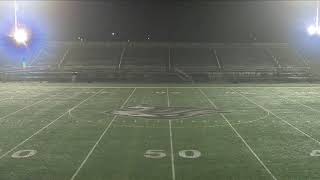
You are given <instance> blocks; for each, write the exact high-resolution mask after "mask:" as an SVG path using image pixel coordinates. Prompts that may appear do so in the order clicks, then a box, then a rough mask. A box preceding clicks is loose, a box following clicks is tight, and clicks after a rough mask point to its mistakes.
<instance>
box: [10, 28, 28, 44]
mask: <svg viewBox="0 0 320 180" xmlns="http://www.w3.org/2000/svg"><path fill="white" fill-rule="evenodd" d="M13 39H14V40H15V42H16V43H17V44H18V45H26V44H27V42H28V40H29V35H28V32H27V31H26V30H25V29H23V28H19V29H16V30H15V31H14V33H13Z"/></svg>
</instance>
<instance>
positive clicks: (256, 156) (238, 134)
mask: <svg viewBox="0 0 320 180" xmlns="http://www.w3.org/2000/svg"><path fill="white" fill-rule="evenodd" d="M199 91H200V92H201V94H202V95H203V96H204V97H205V98H206V99H207V100H208V102H209V103H210V104H211V105H212V106H213V107H214V108H215V109H217V106H216V104H215V103H214V102H213V101H211V99H210V98H209V97H208V95H207V94H205V93H204V92H203V91H202V89H201V88H199ZM219 114H220V116H221V117H222V118H223V119H224V120H225V121H226V122H227V123H228V125H229V126H230V128H231V129H232V130H233V132H234V133H235V134H236V135H237V136H238V137H239V138H240V139H241V141H242V142H243V143H244V144H245V146H246V147H247V148H248V149H249V151H250V152H251V153H252V154H253V156H254V157H255V158H256V159H257V160H258V162H259V163H260V164H261V165H262V167H263V168H264V169H265V170H266V171H267V173H268V174H269V175H270V176H271V177H272V179H274V180H277V178H276V177H275V176H274V175H273V173H272V172H271V171H270V169H269V168H268V167H267V166H266V165H265V164H264V162H263V161H262V160H261V159H260V158H259V156H258V155H257V154H256V153H255V152H254V151H253V149H252V148H251V147H250V145H249V144H248V143H247V141H246V140H245V139H244V138H243V137H242V136H241V135H240V133H239V132H238V131H237V130H236V129H235V128H234V127H233V126H232V124H231V123H230V122H229V120H228V119H227V118H226V117H225V115H224V114H221V113H219Z"/></svg>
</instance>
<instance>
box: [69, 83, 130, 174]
mask: <svg viewBox="0 0 320 180" xmlns="http://www.w3.org/2000/svg"><path fill="white" fill-rule="evenodd" d="M135 91H136V88H134V89H133V91H132V92H131V93H130V95H129V96H128V98H127V99H126V100H125V101H124V103H123V104H122V105H121V108H123V107H124V106H125V105H126V104H127V102H128V101H129V99H130V98H131V96H132V95H133V93H134V92H135ZM117 117H118V115H115V116H113V118H112V120H111V121H110V122H109V124H108V126H107V127H106V128H105V129H104V131H103V132H102V134H101V135H100V137H99V139H98V140H97V141H96V143H95V144H94V145H93V146H92V148H91V149H90V151H89V153H88V154H87V156H86V157H85V158H84V160H83V161H82V162H81V164H80V166H79V167H78V169H77V170H76V171H75V173H74V174H73V175H72V177H71V179H70V180H74V179H75V178H76V176H77V175H78V174H79V172H80V170H81V169H82V167H83V166H84V164H85V163H86V162H87V160H88V159H89V158H90V156H91V154H92V153H93V151H94V150H95V149H96V147H97V146H98V144H99V143H100V141H101V139H102V138H103V136H104V135H105V134H106V133H107V131H108V130H109V129H110V127H111V125H112V123H113V122H114V121H115V120H116V119H117Z"/></svg>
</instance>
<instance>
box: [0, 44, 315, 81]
mask: <svg viewBox="0 0 320 180" xmlns="http://www.w3.org/2000/svg"><path fill="white" fill-rule="evenodd" d="M8 65H11V66H14V64H12V63H11V64H10V60H8V59H6V58H3V57H2V56H0V70H1V68H2V69H4V70H2V71H5V70H7V68H6V67H7V66H8ZM28 65H29V67H27V68H26V69H23V72H26V71H28V70H29V71H32V72H33V73H31V74H35V73H34V72H37V71H38V72H41V73H44V72H46V69H47V72H50V75H51V76H50V77H52V76H55V72H59V73H64V74H65V75H67V76H71V74H72V72H78V73H79V76H80V77H85V78H86V79H90V78H91V79H99V78H100V79H101V80H103V79H117V78H120V79H134V78H135V79H141V78H142V79H154V78H163V79H167V80H169V79H175V78H173V77H175V76H178V77H179V78H180V79H182V80H184V81H193V80H194V79H202V80H216V79H222V80H228V79H232V80H234V79H241V78H247V79H274V78H277V77H281V78H288V77H290V78H298V77H299V78H300V77H304V76H305V77H308V76H309V67H308V65H307V64H306V63H304V61H303V59H302V58H301V57H300V56H299V55H298V54H297V53H295V52H294V50H292V49H291V48H290V47H289V46H288V45H287V44H276V43H274V44H270V43H260V44H221V43H220V44H215V43H155V42H84V43H80V42H59V43H57V42H55V43H52V44H49V45H48V46H47V47H46V48H43V49H42V50H41V51H40V52H39V53H38V54H36V55H35V56H33V58H31V59H30V60H28ZM19 68H21V65H20V66H19V67H18V66H17V69H19ZM37 69H38V70H37ZM52 74H53V75H52ZM68 78H69V77H68ZM68 78H67V79H68Z"/></svg>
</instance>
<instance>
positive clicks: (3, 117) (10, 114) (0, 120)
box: [0, 93, 60, 125]
mask: <svg viewBox="0 0 320 180" xmlns="http://www.w3.org/2000/svg"><path fill="white" fill-rule="evenodd" d="M59 94H60V93H57V94H55V95H51V96H49V97H47V98H44V99H42V100H40V101H37V102H35V103H33V104H30V105H27V106H24V107H23V108H21V109H18V110H16V111H14V112H12V113H9V114H7V115H5V116H2V117H0V125H1V124H2V123H3V121H2V120H3V119H5V118H7V117H9V116H12V115H14V114H16V113H18V112H20V111H23V110H25V109H27V108H29V107H32V106H34V105H37V104H39V103H41V102H43V101H46V100H48V99H50V98H52V97H54V96H57V95H59ZM8 99H9V98H8ZM28 99H29V98H28ZM30 99H31V98H30Z"/></svg>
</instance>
